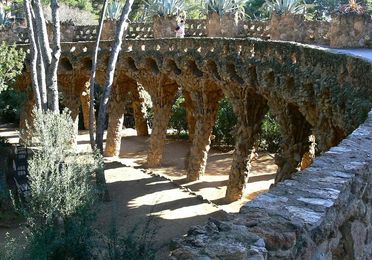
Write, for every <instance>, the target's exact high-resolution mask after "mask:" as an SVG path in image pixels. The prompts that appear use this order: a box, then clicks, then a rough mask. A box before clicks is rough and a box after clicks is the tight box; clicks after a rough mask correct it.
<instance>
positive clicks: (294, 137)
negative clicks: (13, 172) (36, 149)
mask: <svg viewBox="0 0 372 260" xmlns="http://www.w3.org/2000/svg"><path fill="white" fill-rule="evenodd" d="M110 44H111V43H110V42H102V46H101V48H102V51H101V52H100V56H99V59H100V60H99V63H98V64H99V67H98V72H97V75H100V74H103V73H102V72H104V71H105V69H106V68H105V65H104V64H107V62H105V61H107V59H108V57H109V53H110V50H109V49H110ZM71 50H73V51H71ZM92 50H93V42H86V43H64V44H62V53H63V55H62V59H61V63H60V66H61V69H60V77H59V80H60V81H61V86H62V88H61V91H62V93H63V94H64V95H65V93H66V96H68V95H76V98H72V97H71V98H70V99H71V100H73V102H72V101H71V102H69V106H71V107H72V108H73V109H75V110H74V111H76V109H77V108H78V106H77V104H78V103H79V101H80V98H79V97H80V95H81V93H82V91H83V89H84V84H85V82H86V81H87V79H89V78H87V77H88V75H89V65H90V62H89V60H87V57H90V56H91V51H92ZM371 68H372V64H371V63H370V62H368V61H366V60H363V59H359V58H356V57H353V56H348V55H344V54H340V53H336V52H332V51H329V50H324V49H322V48H317V47H313V46H306V45H302V44H294V43H286V42H271V41H262V40H258V39H213V38H185V39H182V40H180V39H159V40H156V39H153V40H149V39H143V40H127V41H125V42H124V43H123V46H122V52H121V54H120V57H119V64H118V70H117V75H116V78H117V79H122V80H119V81H117V82H120V84H121V85H123V86H124V84H127V85H128V86H129V82H132V83H133V84H132V85H133V86H137V84H136V82H138V83H139V84H141V85H142V86H143V88H144V89H145V90H146V91H147V92H148V93H149V94H150V96H151V99H152V101H153V106H154V118H153V129H152V136H151V140H150V145H149V151H148V164H149V166H150V167H152V166H158V165H160V164H161V159H162V154H163V151H164V144H165V137H166V129H167V125H168V121H169V117H170V113H171V106H172V104H173V101H174V97H175V94H176V92H177V90H178V89H179V88H181V89H182V91H183V92H184V93H189V95H190V99H188V98H186V99H188V101H187V102H188V105H187V106H188V107H189V111H190V112H191V113H192V115H193V118H194V120H195V124H193V123H190V126H191V128H192V130H191V131H194V137H193V139H192V147H191V150H190V156H189V160H188V162H187V163H186V165H187V167H188V169H187V170H188V173H189V174H188V176H189V179H190V180H193V179H196V178H198V177H199V176H200V174H203V171H204V168H205V162H206V158H207V157H206V156H207V153H208V149H209V143H210V130H211V128H212V127H213V124H214V117H215V115H214V114H215V111H216V109H217V103H218V100H219V99H220V98H222V96H223V95H225V96H226V97H228V98H229V99H230V101H231V102H232V104H233V108H234V110H235V113H236V114H237V116H238V129H240V130H239V131H240V132H238V133H239V135H238V136H237V139H236V147H237V150H236V152H235V154H234V160H233V163H232V167H231V170H230V172H231V173H230V176H231V177H230V181H229V187H228V197H229V199H230V200H233V199H237V198H239V197H240V196H241V194H242V193H243V189H244V185H245V182H246V180H247V177H249V161H250V154H251V153H252V151H253V149H254V148H253V147H252V144H253V143H254V141H255V137H256V134H257V132H258V129H259V126H260V121H261V119H262V116H263V115H264V114H265V112H266V111H267V109H268V108H270V109H271V110H272V111H274V112H275V113H276V114H277V115H278V119H279V123H280V124H281V126H282V133H283V138H284V142H283V144H282V149H281V151H280V154H279V155H278V157H277V158H278V160H277V162H278V164H279V173H278V176H277V181H281V180H283V179H287V178H289V177H290V176H291V174H293V173H294V172H296V171H298V170H299V169H301V165H304V163H303V162H304V161H305V159H304V158H303V157H305V156H306V158H309V157H310V158H311V153H312V150H313V149H311V144H310V143H309V141H308V140H309V136H310V135H314V136H315V142H316V144H317V149H318V150H319V151H320V152H325V151H327V150H329V148H331V147H333V146H335V145H337V144H338V143H339V142H340V141H341V140H343V139H344V138H345V137H346V136H347V135H348V134H350V133H351V132H352V131H353V130H354V129H355V128H357V127H358V126H359V125H360V124H361V123H362V122H363V121H364V120H365V118H366V116H367V113H368V111H369V110H370V109H371V108H372V98H371V97H372V88H371V82H370V79H371V78H372V69H371ZM126 91H127V90H125V91H123V92H120V93H119V95H123V96H127V94H126V93H125V92H126ZM186 96H187V95H186ZM109 117H110V115H109ZM114 125H117V124H114ZM192 125H194V127H193V126H192ZM110 128H111V127H110ZM116 129H118V128H116ZM111 131H112V129H108V132H111ZM112 133H116V134H113V135H110V136H109V138H108V140H107V142H108V144H110V143H112V144H117V143H118V142H117V141H112V140H111V138H112V139H115V140H119V139H116V138H119V137H118V134H119V132H118V130H115V131H112ZM110 149H111V148H110ZM117 149H118V146H117V145H116V146H115V148H114V149H112V151H117Z"/></svg>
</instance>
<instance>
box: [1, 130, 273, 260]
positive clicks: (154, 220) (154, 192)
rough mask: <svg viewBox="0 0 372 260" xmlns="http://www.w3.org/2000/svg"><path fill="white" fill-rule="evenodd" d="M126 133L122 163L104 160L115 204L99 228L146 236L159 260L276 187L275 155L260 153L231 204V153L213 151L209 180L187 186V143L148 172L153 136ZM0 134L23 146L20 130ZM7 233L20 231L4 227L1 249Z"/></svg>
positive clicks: (85, 146) (84, 143)
mask: <svg viewBox="0 0 372 260" xmlns="http://www.w3.org/2000/svg"><path fill="white" fill-rule="evenodd" d="M122 134H123V138H122V143H121V152H120V156H119V158H106V160H105V161H106V163H105V167H106V171H105V176H106V181H107V184H108V189H109V193H110V196H111V201H110V202H107V203H104V204H101V205H100V209H99V212H98V215H97V222H96V227H97V228H98V229H99V230H100V231H101V232H103V233H106V234H108V233H109V231H110V229H112V228H113V227H115V228H116V229H117V230H118V232H119V234H127V233H128V232H131V231H135V232H137V234H142V237H146V238H144V240H146V239H147V240H151V244H152V246H154V248H155V249H156V250H157V252H158V253H157V257H156V258H157V259H165V258H166V257H167V254H168V244H169V242H170V241H171V239H173V238H176V237H180V236H182V235H184V234H185V233H186V232H187V230H188V229H189V227H190V226H192V225H199V224H203V223H205V222H206V221H207V220H208V218H209V217H215V218H223V217H224V216H225V214H226V212H238V211H239V209H240V207H241V205H242V204H244V203H246V202H247V201H249V200H251V199H252V198H254V197H255V196H257V195H258V194H259V193H261V192H263V191H266V190H267V189H268V188H269V186H270V185H271V184H272V183H273V179H274V174H275V171H276V166H275V164H274V161H273V158H272V155H270V154H266V153H263V154H259V157H258V159H257V160H255V161H254V162H253V165H252V169H251V170H252V172H251V174H250V178H249V182H248V185H247V192H246V194H244V197H243V198H242V199H241V200H240V201H237V202H234V203H230V204H228V203H226V202H225V201H224V199H223V198H224V195H225V191H226V184H227V180H228V173H229V168H230V165H231V161H232V151H230V152H220V151H217V150H214V149H211V151H210V152H209V158H208V162H207V168H206V173H205V175H203V176H201V178H200V180H198V181H194V182H191V183H186V179H185V176H186V172H185V170H184V159H185V156H186V154H187V152H188V149H189V146H190V144H189V143H188V142H187V141H180V140H167V143H166V147H165V154H164V160H163V164H162V167H160V168H154V169H145V166H146V163H145V160H146V148H147V145H148V142H149V137H137V136H135V134H136V132H135V130H133V129H125V130H123V132H122ZM0 135H1V136H7V137H10V138H11V142H13V143H16V142H17V141H18V139H17V132H16V131H15V129H6V130H4V129H2V128H1V127H0ZM78 149H79V150H80V151H86V150H89V136H88V133H87V131H81V132H80V134H79V137H78ZM183 187H184V188H188V190H187V189H184V188H183ZM189 191H192V193H190V192H189ZM198 195H200V196H198ZM203 198H204V200H203ZM144 230H145V231H144ZM6 232H11V233H12V232H13V233H16V234H17V233H18V232H19V228H17V229H15V228H12V229H9V228H2V227H0V245H1V242H2V241H3V240H4V236H5V233H6Z"/></svg>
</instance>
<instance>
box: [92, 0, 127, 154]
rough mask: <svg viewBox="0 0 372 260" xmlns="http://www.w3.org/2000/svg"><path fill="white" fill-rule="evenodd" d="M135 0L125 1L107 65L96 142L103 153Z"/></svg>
mask: <svg viewBox="0 0 372 260" xmlns="http://www.w3.org/2000/svg"><path fill="white" fill-rule="evenodd" d="M133 1H134V0H127V1H126V2H125V5H124V8H123V11H122V13H121V16H120V22H119V24H118V27H117V29H116V35H115V42H114V46H113V48H112V51H111V55H110V60H109V63H108V65H107V73H106V83H105V86H104V90H103V95H102V99H101V105H100V108H99V112H98V120H97V133H96V143H97V148H98V149H99V150H100V152H101V154H102V153H103V132H104V126H105V121H106V111H107V104H108V102H109V98H110V94H111V89H112V83H113V81H114V75H115V69H116V63H117V60H118V57H119V52H120V50H121V44H122V42H123V36H124V33H125V32H126V30H127V28H128V24H127V22H126V21H127V19H128V15H129V13H130V11H131V8H132V4H133Z"/></svg>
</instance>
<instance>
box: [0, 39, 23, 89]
mask: <svg viewBox="0 0 372 260" xmlns="http://www.w3.org/2000/svg"><path fill="white" fill-rule="evenodd" d="M24 58H25V52H24V51H22V50H17V49H16V47H15V46H8V45H7V44H6V43H5V42H3V43H1V44H0V92H2V91H3V90H5V89H7V88H8V86H9V85H10V84H12V83H13V82H14V79H15V77H16V76H17V75H19V74H20V73H21V71H22V68H23V60H24Z"/></svg>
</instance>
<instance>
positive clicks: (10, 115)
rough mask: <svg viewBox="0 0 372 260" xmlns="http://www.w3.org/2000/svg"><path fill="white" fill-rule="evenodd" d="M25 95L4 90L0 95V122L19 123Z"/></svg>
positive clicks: (15, 91)
mask: <svg viewBox="0 0 372 260" xmlns="http://www.w3.org/2000/svg"><path fill="white" fill-rule="evenodd" d="M25 99H26V94H25V93H24V92H20V91H17V90H12V89H6V90H4V91H3V92H1V93H0V121H4V122H7V123H15V124H18V123H19V118H20V114H21V111H22V107H23V104H24V101H25Z"/></svg>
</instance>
